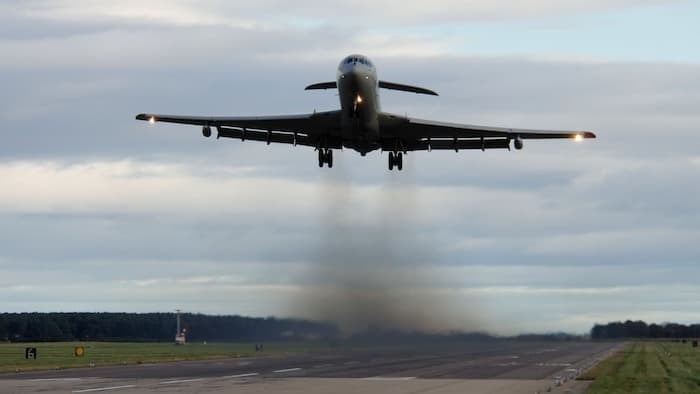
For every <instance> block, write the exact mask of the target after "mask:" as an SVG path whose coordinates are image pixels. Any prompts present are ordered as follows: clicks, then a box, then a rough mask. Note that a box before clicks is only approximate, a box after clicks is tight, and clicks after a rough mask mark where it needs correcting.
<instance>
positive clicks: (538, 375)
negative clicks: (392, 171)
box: [0, 340, 620, 393]
mask: <svg viewBox="0 0 700 394" xmlns="http://www.w3.org/2000/svg"><path fill="white" fill-rule="evenodd" d="M619 347H620V344H618V343H609V342H606V343H599V342H530V341H527V342H526V341H513V340H489V341H482V342H471V341H470V342H455V343H442V344H434V345H433V344H421V345H393V346H379V345H373V346H369V345H363V346H357V347H354V348H352V349H349V348H345V347H343V348H338V349H336V350H331V351H320V352H313V353H305V354H296V355H289V356H270V357H256V358H240V359H225V360H211V361H191V362H177V363H163V364H141V365H128V366H117V367H99V368H85V369H67V370H58V371H46V372H27V373H17V374H4V375H0V392H2V393H11V392H18V393H24V392H73V393H88V392H104V391H109V392H111V391H120V392H139V393H140V392H144V393H145V392H151V391H158V392H217V393H218V392H221V393H224V392H237V393H239V392H243V393H247V392H251V393H257V392H289V393H296V392H300V393H301V392H307V393H315V392H319V393H320V392H345V391H347V392H378V391H379V392H430V393H432V392H434V393H451V392H462V391H465V390H466V391H469V392H484V393H501V392H502V393H511V392H523V393H535V392H538V391H541V392H545V391H546V390H547V388H550V389H553V390H554V391H553V392H557V391H558V392H564V390H572V391H571V392H581V390H583V389H585V386H586V385H587V383H586V382H578V381H574V380H573V378H574V377H575V376H576V375H577V374H578V373H580V372H581V371H583V370H585V369H587V368H588V367H590V366H591V365H593V364H594V363H596V362H597V361H599V360H600V359H602V358H604V357H607V356H608V355H609V354H611V352H613V351H615V350H616V349H618V348H619Z"/></svg>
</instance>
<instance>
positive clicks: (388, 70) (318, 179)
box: [0, 0, 700, 332]
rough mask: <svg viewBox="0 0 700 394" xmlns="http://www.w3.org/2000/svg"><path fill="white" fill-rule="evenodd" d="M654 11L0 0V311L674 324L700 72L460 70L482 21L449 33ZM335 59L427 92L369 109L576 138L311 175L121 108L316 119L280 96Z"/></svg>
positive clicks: (570, 67) (533, 5)
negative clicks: (432, 93) (578, 133)
mask: <svg viewBox="0 0 700 394" xmlns="http://www.w3.org/2000/svg"><path fill="white" fill-rule="evenodd" d="M654 4H675V2H652V1H614V2H608V1H606V2H603V1H593V2H590V1H589V2H583V1H573V2H560V1H556V2H555V1H544V0H542V1H528V2H520V3H517V4H513V3H512V2H510V3H508V4H505V3H504V2H502V1H496V2H490V3H484V2H471V1H468V2H452V1H447V2H443V3H441V4H437V5H436V4H435V3H431V4H428V3H425V4H412V5H409V6H405V5H402V6H398V3H396V2H393V1H384V2H379V3H377V2H365V1H360V2H355V3H353V4H352V5H344V4H341V5H337V4H334V5H333V15H334V16H333V17H328V16H327V15H330V14H329V10H328V7H329V6H328V5H327V4H326V3H323V4H321V3H319V2H301V3H298V4H296V5H295V7H292V8H290V7H289V6H288V4H286V3H285V4H282V3H280V2H276V1H259V2H255V3H251V2H248V3H245V2H244V3H241V2H238V3H235V4H233V3H231V2H218V1H212V2H206V3H203V2H193V1H178V2H167V3H165V2H148V3H147V4H146V3H142V2H135V1H133V2H132V1H128V2H122V3H120V5H119V6H118V7H117V6H115V5H114V4H112V3H110V2H91V3H90V4H89V5H87V6H84V7H78V6H76V4H75V3H74V2H65V1H32V2H11V3H7V2H5V3H3V5H2V6H0V22H2V23H0V26H2V27H0V35H2V37H3V38H2V39H0V50H2V51H3V52H4V53H12V54H13V56H6V57H3V58H2V59H0V69H2V70H3V72H2V73H0V84H2V86H3V91H2V92H0V126H2V130H3V131H6V132H5V133H4V134H3V143H2V144H1V145H0V190H2V193H0V223H2V224H1V225H0V298H2V299H4V300H8V304H7V305H8V306H7V307H6V308H8V309H9V310H15V311H21V310H34V309H38V310H133V311H153V310H170V309H173V308H174V307H175V306H180V307H182V308H183V309H187V310H190V311H201V312H211V313H243V314H253V315H267V314H276V315H290V314H305V315H304V316H310V317H319V316H331V317H334V318H338V316H337V315H338V312H339V311H340V312H344V311H347V312H348V313H352V314H353V316H356V319H353V320H354V321H351V322H348V324H351V323H357V322H358V321H359V322H362V323H367V322H377V321H380V320H377V319H378V315H381V314H379V313H376V312H377V311H387V310H389V311H394V310H396V311H397V313H396V314H391V317H392V319H389V320H393V323H396V322H399V323H401V322H405V321H407V320H416V319H415V318H416V316H417V315H416V314H415V313H413V312H414V311H415V309H416V308H413V311H412V309H411V308H410V306H411V305H414V306H415V305H421V306H423V307H422V308H419V309H420V310H421V311H423V310H429V309H430V308H431V305H434V304H436V303H437V304H439V305H442V306H444V308H442V309H440V310H438V309H437V308H433V309H435V312H436V313H435V314H433V315H421V316H422V320H429V321H432V322H437V323H442V324H437V323H435V324H432V325H431V327H428V328H435V327H437V326H441V327H443V328H444V327H447V326H449V327H458V326H461V327H470V328H474V327H476V328H485V329H490V328H495V327H500V328H501V329H502V330H505V331H504V332H515V331H518V330H541V331H544V330H551V329H567V330H568V329H570V330H574V331H577V332H584V331H586V330H587V329H588V328H589V326H590V325H591V324H592V323H593V322H594V321H602V320H599V319H615V320H617V319H622V318H626V317H629V318H653V319H656V320H657V321H659V320H673V319H676V318H677V319H693V318H694V316H696V314H695V313H694V312H692V311H693V310H696V309H697V308H696V307H697V305H695V304H694V301H692V300H693V299H697V297H696V296H697V292H698V288H697V286H696V284H695V283H694V282H693V278H694V277H696V276H697V274H698V272H697V271H698V270H697V268H696V264H695V263H696V261H695V260H696V258H697V256H698V255H700V250H698V248H697V247H696V245H695V242H694V240H695V239H696V238H697V237H698V235H700V234H699V232H700V228H698V223H699V222H698V210H697V208H696V201H695V200H696V198H695V197H696V196H697V195H698V193H700V190H698V186H697V182H692V180H693V179H697V178H698V175H700V174H699V173H698V172H699V171H700V158H699V157H698V154H697V149H696V146H697V145H698V143H700V135H698V133H697V130H696V126H695V125H697V124H698V122H700V117H699V116H698V113H697V110H696V108H697V104H698V102H699V101H700V96H699V95H698V91H700V84H699V82H698V81H700V67H699V66H698V65H697V64H674V63H669V62H665V61H663V60H660V61H657V62H653V63H652V62H647V63H639V62H635V63H632V62H615V61H611V60H610V59H607V58H606V57H605V56H592V57H587V56H569V53H568V52H567V51H564V52H563V53H558V52H556V51H555V53H547V54H544V55H541V54H538V53H532V52H527V53H522V54H520V55H514V54H513V53H515V52H513V51H507V53H506V55H503V56H485V55H484V54H483V53H481V52H479V51H475V54H469V55H468V54H465V53H467V51H468V50H465V49H464V48H469V43H470V42H471V43H473V42H474V41H473V40H474V39H476V38H479V39H481V38H482V36H483V35H480V34H478V33H480V32H481V31H477V32H476V33H474V34H475V36H472V33H468V32H467V33H464V32H462V31H460V32H459V33H454V31H453V30H451V28H452V27H454V26H455V25H456V24H466V23H476V22H484V21H489V22H495V25H497V26H499V27H500V26H501V24H503V25H504V26H512V25H510V23H513V21H519V22H518V23H521V22H522V21H524V20H529V21H532V20H538V21H542V20H543V19H542V18H548V17H552V16H555V18H551V22H552V23H554V22H556V21H558V20H560V18H559V17H561V16H572V15H581V14H582V13H586V12H602V11H605V10H612V9H622V8H625V9H631V8H633V7H643V6H646V5H654ZM446 8H449V9H450V12H449V13H446V12H444V9H446ZM368 10H371V11H372V12H370V13H368V12H367V11H368ZM387 10H389V11H391V15H392V17H391V18H387V17H386V15H385V14H386V12H387ZM261 15H264V18H263V17H261ZM319 21H320V22H319ZM538 23H539V22H538ZM489 42H490V41H489ZM511 49H512V48H511ZM358 50H359V51H361V52H364V53H366V54H368V55H369V56H371V57H372V58H373V60H374V61H375V63H377V64H378V65H379V69H380V75H381V76H382V78H385V79H387V80H393V81H397V82H406V83H412V84H417V85H421V86H427V87H430V88H433V89H436V90H437V91H438V92H439V93H440V94H441V96H440V97H438V98H434V97H421V96H416V95H405V94H399V93H392V92H382V104H383V109H384V110H386V111H389V112H395V113H401V114H403V113H407V114H408V115H410V116H415V117H421V118H427V119H436V120H444V121H453V122H460V123H471V124H491V125H500V126H511V127H516V126H518V127H532V128H552V129H560V128H564V129H568V128H573V129H592V130H594V131H596V132H597V133H598V136H599V138H598V139H597V140H595V141H587V142H586V143H585V144H573V143H570V142H569V141H537V142H535V141H531V142H528V143H527V144H526V147H525V150H523V151H519V152H506V151H498V152H495V151H490V152H460V153H459V154H456V153H453V152H432V153H424V152H421V153H411V154H409V156H408V157H407V158H406V160H405V165H406V167H405V170H404V171H403V172H402V173H389V172H387V171H386V169H385V168H386V155H381V154H379V153H374V154H370V155H368V156H367V157H364V158H362V157H360V156H359V155H357V154H356V152H352V151H348V150H345V151H342V152H336V155H335V158H336V159H335V160H336V163H335V166H334V168H333V170H331V171H329V170H324V171H320V170H319V169H318V167H317V166H316V162H315V153H314V152H313V150H311V149H306V148H303V147H298V148H292V147H288V146H274V145H273V146H269V147H268V146H266V145H265V144H256V143H254V142H250V143H247V142H246V143H241V142H240V141H233V140H224V139H222V140H214V139H208V140H207V139H204V138H202V137H201V134H200V131H199V130H198V129H197V128H194V127H185V126H176V125H164V124H159V125H148V124H146V123H143V122H137V121H135V120H134V119H133V117H134V115H135V114H136V113H139V112H145V111H148V112H163V113H182V114H186V113H192V114H222V115H223V114H231V115H234V114H235V115H264V114H281V113H308V112H312V111H313V110H314V109H317V110H324V109H334V108H337V106H338V99H337V97H336V95H335V92H303V91H302V89H303V87H304V86H305V85H306V84H307V83H311V82H317V81H322V80H330V79H332V78H334V73H335V67H336V65H337V62H338V61H339V60H340V59H341V58H342V56H344V55H346V54H347V53H351V52H356V51H358ZM596 53H598V52H596ZM426 70H427V71H426ZM339 289H340V290H339ZM382 289H385V290H386V291H384V292H382V291H381V290H382ZM670 289H673V291H670ZM341 290H342V291H341ZM56 295H60V297H59V296H56ZM319 297H320V298H319ZM309 299H312V300H313V299H316V300H318V299H322V300H326V301H328V300H333V301H334V302H335V303H334V302H331V303H326V304H325V305H316V307H317V308H316V309H315V310H314V309H312V308H304V306H309V305H313V304H310V303H306V301H308V300H309ZM232 300H235V301H232ZM300 300H301V301H304V302H300ZM377 300H380V301H382V302H383V303H382V304H381V305H382V306H383V307H385V308H383V309H382V308H376V309H371V308H362V307H360V308H355V309H353V308H352V306H353V305H361V306H362V305H369V306H372V305H376V304H377V303H376V302H375V301H377ZM407 300H408V301H409V302H406V301H407ZM612 301H614V302H612ZM174 303H177V304H178V305H173V304H174ZM328 305H331V306H334V305H336V306H337V305H342V306H343V308H340V307H338V308H330V309H329V308H327V307H328ZM362 309H367V311H366V312H367V313H364V314H363V313H360V312H362ZM465 310H468V311H470V312H473V313H462V314H460V311H462V312H463V311H465ZM664 310H667V311H668V313H666V314H664V312H663V311H664ZM370 312H371V313H370ZM333 313H335V315H333ZM421 313H422V312H421ZM503 327H506V328H505V329H504V328H503Z"/></svg>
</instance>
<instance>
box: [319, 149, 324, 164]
mask: <svg viewBox="0 0 700 394" xmlns="http://www.w3.org/2000/svg"><path fill="white" fill-rule="evenodd" d="M325 161H326V160H325V155H324V154H323V151H322V150H321V149H319V150H318V166H319V167H323V163H325Z"/></svg>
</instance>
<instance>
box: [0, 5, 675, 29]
mask: <svg viewBox="0 0 700 394" xmlns="http://www.w3.org/2000/svg"><path fill="white" fill-rule="evenodd" d="M28 3H29V4H28V5H25V6H24V7H23V12H22V14H25V15H30V16H33V17H42V18H48V19H58V20H68V21H73V22H84V21H93V20H98V21H102V22H104V21H107V22H109V21H114V20H119V21H137V22H141V23H156V24H169V25H175V26H202V25H204V26H211V25H217V26H231V25H234V26H240V25H244V26H248V25H254V26H260V25H262V26H265V25H264V24H255V23H252V22H250V21H258V20H261V19H262V18H261V16H262V15H265V17H266V18H265V19H266V20H268V21H269V22H268V23H269V24H270V25H274V24H275V23H279V22H283V23H284V22H286V23H287V24H292V25H294V24H296V25H302V26H303V25H309V24H311V25H315V24H319V23H323V22H319V18H323V19H322V20H325V21H327V22H326V23H332V22H333V21H336V22H340V21H344V22H346V23H347V22H350V23H352V24H354V25H358V24H360V25H364V24H368V23H372V24H376V23H379V24H381V25H388V26H391V25H397V24H399V25H401V24H407V23H411V24H416V23H417V24H433V23H460V22H462V23H464V22H478V21H493V20H512V19H530V18H542V17H547V16H555V15H567V14H576V13H581V12H589V11H597V10H605V9H615V8H625V7H640V6H646V5H654V4H673V3H678V1H669V0H656V1H654V0H615V1H603V0H594V1H590V0H589V1H583V0H572V1H568V2H560V1H555V0H528V1H521V2H518V3H513V2H510V1H506V0H496V1H490V2H483V1H478V0H469V1H456V0H441V1H437V2H433V3H430V4H428V3H413V4H409V5H407V4H406V3H403V2H400V1H398V0H380V1H369V0H359V1H355V2H353V3H352V4H332V5H330V4H328V3H325V2H322V1H315V0H309V1H299V2H296V3H295V6H294V7H288V4H287V3H284V2H281V1H279V0H262V1H256V2H237V3H235V4H233V3H230V2H227V1H220V0H214V1H207V2H196V1H192V0H180V1H161V0H157V1H149V2H146V3H144V2H140V1H123V2H121V3H120V4H119V6H116V5H115V4H113V3H111V2H109V1H93V2H91V3H90V4H81V5H80V6H76V5H75V3H72V2H69V1H65V0H39V1H32V2H28ZM445 10H449V12H445ZM9 11H12V8H9ZM5 12H8V10H6V11H5Z"/></svg>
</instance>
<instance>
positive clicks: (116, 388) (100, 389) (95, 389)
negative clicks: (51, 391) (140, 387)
mask: <svg viewBox="0 0 700 394" xmlns="http://www.w3.org/2000/svg"><path fill="white" fill-rule="evenodd" d="M134 387H136V385H135V384H127V385H125V386H111V387H95V388H94V389H83V390H73V391H72V392H73V393H94V392H97V391H110V390H121V389H131V388H134Z"/></svg>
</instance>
